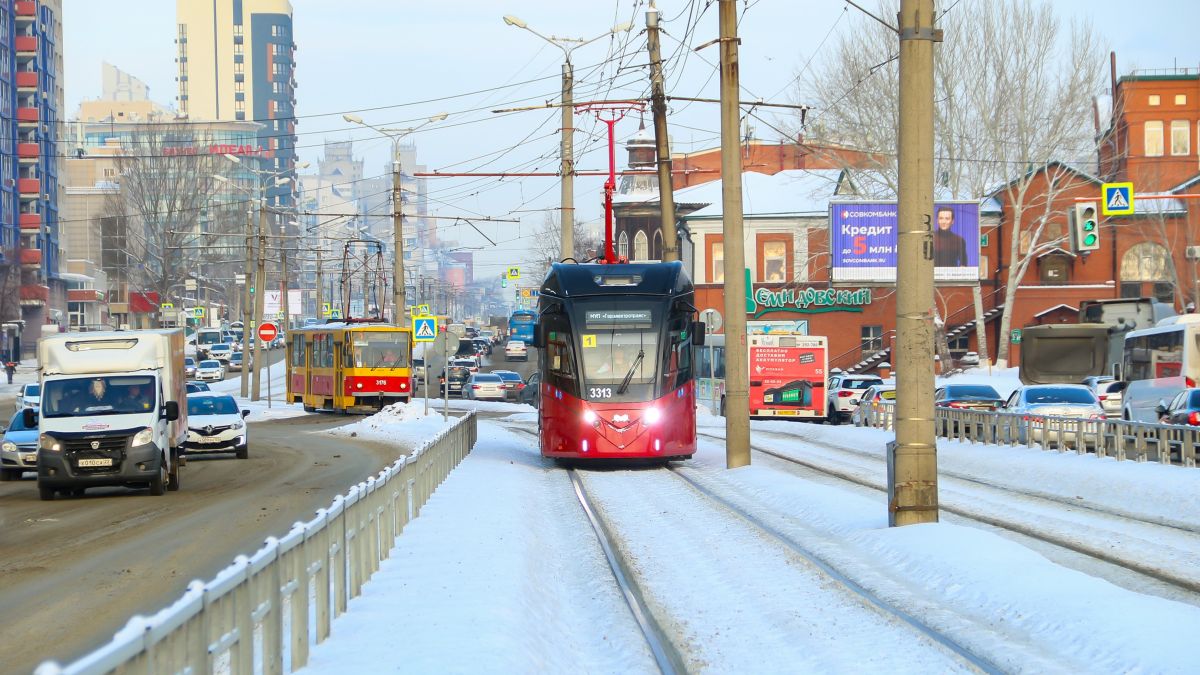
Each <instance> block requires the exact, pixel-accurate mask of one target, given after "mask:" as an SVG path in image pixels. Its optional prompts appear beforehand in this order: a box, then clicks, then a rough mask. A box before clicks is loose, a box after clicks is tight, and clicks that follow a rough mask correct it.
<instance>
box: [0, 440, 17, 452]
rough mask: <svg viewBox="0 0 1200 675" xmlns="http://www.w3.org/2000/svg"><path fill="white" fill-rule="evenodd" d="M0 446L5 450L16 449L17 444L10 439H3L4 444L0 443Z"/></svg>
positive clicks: (13, 450) (12, 450)
mask: <svg viewBox="0 0 1200 675" xmlns="http://www.w3.org/2000/svg"><path fill="white" fill-rule="evenodd" d="M0 447H2V448H4V451H5V452H16V451H17V444H16V443H13V442H12V441H4V445H0Z"/></svg>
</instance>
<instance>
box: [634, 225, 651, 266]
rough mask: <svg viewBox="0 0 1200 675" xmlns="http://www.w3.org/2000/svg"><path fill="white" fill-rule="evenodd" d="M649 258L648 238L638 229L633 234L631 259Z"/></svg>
mask: <svg viewBox="0 0 1200 675" xmlns="http://www.w3.org/2000/svg"><path fill="white" fill-rule="evenodd" d="M649 259H650V239H649V237H647V236H646V233H645V232H644V231H642V230H638V232H637V234H635V235H633V258H632V260H649Z"/></svg>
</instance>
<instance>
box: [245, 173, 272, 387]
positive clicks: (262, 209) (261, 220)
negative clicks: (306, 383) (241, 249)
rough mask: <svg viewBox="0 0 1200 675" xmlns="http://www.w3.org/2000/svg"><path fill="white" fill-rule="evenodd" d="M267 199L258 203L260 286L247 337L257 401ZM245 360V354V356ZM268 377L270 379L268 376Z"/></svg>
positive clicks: (259, 385) (261, 355)
mask: <svg viewBox="0 0 1200 675" xmlns="http://www.w3.org/2000/svg"><path fill="white" fill-rule="evenodd" d="M266 253H267V199H266V196H265V195H264V196H262V197H261V198H260V199H259V202H258V249H257V255H256V257H257V258H258V264H257V265H256V268H257V270H258V271H257V275H256V279H257V281H258V286H257V287H255V289H254V332H253V333H251V332H250V328H249V326H247V327H246V336H247V337H249V336H254V384H253V386H252V388H251V390H250V400H251V401H257V400H259V398H261V392H262V368H263V362H262V357H263V346H262V340H259V339H258V335H257V333H258V327H259V326H261V325H262V321H263V300H264V298H263V296H265V295H266V281H267V255H266ZM243 359H244V354H243ZM268 377H270V376H269V375H268Z"/></svg>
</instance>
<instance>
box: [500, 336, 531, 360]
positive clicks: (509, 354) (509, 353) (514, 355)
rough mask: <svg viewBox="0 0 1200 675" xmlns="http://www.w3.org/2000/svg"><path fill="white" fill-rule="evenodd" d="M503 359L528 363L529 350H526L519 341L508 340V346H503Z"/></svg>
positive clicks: (523, 344)
mask: <svg viewBox="0 0 1200 675" xmlns="http://www.w3.org/2000/svg"><path fill="white" fill-rule="evenodd" d="M504 358H505V359H506V360H508V361H515V360H517V359H521V360H522V361H528V360H529V350H528V349H526V347H525V343H524V342H522V341H521V340H509V341H508V344H506V345H504Z"/></svg>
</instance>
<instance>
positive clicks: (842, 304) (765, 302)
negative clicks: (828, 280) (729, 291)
mask: <svg viewBox="0 0 1200 675" xmlns="http://www.w3.org/2000/svg"><path fill="white" fill-rule="evenodd" d="M869 304H871V289H869V288H859V289H857V290H849V289H844V288H813V287H811V286H808V287H805V288H782V289H780V290H777V291H773V290H771V289H769V288H764V287H762V286H759V287H757V288H756V287H754V286H753V285H752V284H751V283H750V270H746V313H747V314H750V315H752V317H753V318H755V319H757V318H759V317H760V316H762V315H763V314H767V313H770V312H795V313H798V314H823V313H826V312H862V311H863V308H864V307H866V306H867V305H869Z"/></svg>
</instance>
